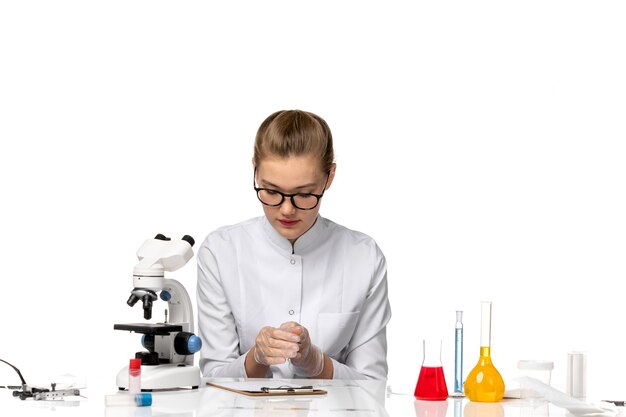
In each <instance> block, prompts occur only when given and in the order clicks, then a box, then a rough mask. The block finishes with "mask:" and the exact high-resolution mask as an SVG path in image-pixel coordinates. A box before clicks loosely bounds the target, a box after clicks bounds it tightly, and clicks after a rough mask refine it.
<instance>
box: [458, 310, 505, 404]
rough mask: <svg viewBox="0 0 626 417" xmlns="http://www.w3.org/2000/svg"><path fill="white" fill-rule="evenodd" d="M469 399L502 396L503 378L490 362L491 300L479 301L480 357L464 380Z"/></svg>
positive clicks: (479, 399)
mask: <svg viewBox="0 0 626 417" xmlns="http://www.w3.org/2000/svg"><path fill="white" fill-rule="evenodd" d="M465 396H466V397H467V398H468V399H469V400H470V401H479V402H497V401H500V400H501V399H502V397H503V396H504V380H503V379H502V376H501V375H500V372H498V370H497V369H496V367H495V366H494V365H493V363H492V362H491V301H483V302H481V325H480V357H479V358H478V363H477V364H476V366H475V367H474V369H472V370H471V371H470V373H469V375H467V379H466V380H465Z"/></svg>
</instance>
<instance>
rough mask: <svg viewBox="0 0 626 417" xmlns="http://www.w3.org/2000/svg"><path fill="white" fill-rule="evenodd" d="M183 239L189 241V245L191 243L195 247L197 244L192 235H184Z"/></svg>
mask: <svg viewBox="0 0 626 417" xmlns="http://www.w3.org/2000/svg"><path fill="white" fill-rule="evenodd" d="M182 240H184V241H185V242H187V243H189V245H191V247H193V245H195V244H196V241H195V240H193V238H192V237H191V236H189V235H185V236H183V239H182Z"/></svg>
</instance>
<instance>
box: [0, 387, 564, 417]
mask: <svg viewBox="0 0 626 417" xmlns="http://www.w3.org/2000/svg"><path fill="white" fill-rule="evenodd" d="M205 381H206V380H204V381H203V382H205ZM211 381H214V382H217V383H219V382H227V381H236V380H234V379H212V380H211ZM258 381H259V382H260V383H262V384H263V385H267V386H275V385H276V384H277V383H278V382H280V383H284V382H289V383H294V384H299V385H311V384H313V385H314V386H315V387H318V388H322V389H324V390H326V391H328V393H327V394H326V395H324V396H287V397H249V396H245V395H241V394H237V393H234V392H229V391H225V390H222V389H219V388H214V387H207V386H206V385H204V383H203V386H202V387H201V388H200V389H197V390H184V391H170V392H155V393H153V405H152V407H141V408H140V407H105V406H104V395H105V394H107V395H123V394H120V393H116V392H115V391H110V392H106V393H103V392H99V393H94V392H89V390H84V391H83V392H84V394H85V395H86V396H88V397H89V398H88V399H86V400H85V399H81V401H65V403H62V402H52V403H51V402H43V401H32V400H26V401H21V400H19V399H17V398H13V397H12V396H11V392H9V391H7V390H2V391H0V409H1V410H2V415H3V416H4V415H6V416H13V415H14V416H31V415H33V416H49V415H50V416H57V417H61V416H102V415H104V416H105V417H152V416H154V417H157V416H171V417H204V416H223V417H226V416H228V417H231V416H232V417H239V416H254V417H262V416H267V417H269V416H298V417H302V416H311V417H317V416H333V417H342V416H351V417H361V416H383V417H386V416H390V417H403V416H408V417H413V416H415V417H444V416H454V417H461V416H465V417H491V416H494V417H500V416H515V417H520V416H521V417H524V416H540V417H541V416H551V417H556V416H567V415H568V414H567V412H566V410H563V409H560V408H557V407H554V406H552V405H550V404H548V403H547V402H545V401H537V400H535V401H530V400H504V401H501V402H498V403H475V402H470V401H468V400H467V399H465V398H461V399H454V398H449V399H448V400H447V401H419V400H416V399H415V398H414V397H413V395H411V393H407V394H404V395H403V394H393V393H391V392H389V389H388V384H387V382H385V381H342V380H271V379H265V380H263V379H260V380H258ZM280 383H279V384H278V385H280Z"/></svg>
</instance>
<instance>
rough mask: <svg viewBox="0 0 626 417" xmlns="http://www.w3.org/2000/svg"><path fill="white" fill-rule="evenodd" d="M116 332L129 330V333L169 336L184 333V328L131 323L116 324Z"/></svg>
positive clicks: (175, 325) (160, 324)
mask: <svg viewBox="0 0 626 417" xmlns="http://www.w3.org/2000/svg"><path fill="white" fill-rule="evenodd" d="M113 329H114V330H127V331H129V332H135V333H143V334H154V335H161V336H164V335H168V334H170V333H172V332H182V331H183V326H181V325H179V324H165V323H129V324H114V325H113Z"/></svg>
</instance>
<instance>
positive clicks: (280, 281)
mask: <svg viewBox="0 0 626 417" xmlns="http://www.w3.org/2000/svg"><path fill="white" fill-rule="evenodd" d="M197 257H198V293H197V294H198V334H199V336H200V338H201V339H202V349H201V351H200V368H201V370H202V374H203V375H204V376H205V377H245V376H246V371H245V368H244V361H245V357H246V354H247V352H248V351H249V350H250V349H251V348H252V347H253V346H254V343H255V338H256V336H257V335H258V333H259V330H260V329H261V328H262V327H264V326H272V327H279V326H280V325H281V324H282V323H284V322H288V321H295V322H298V323H300V324H301V325H302V326H304V327H306V328H307V329H308V331H309V335H310V337H311V341H312V343H313V344H315V345H317V346H319V347H320V348H321V349H322V351H323V352H324V353H326V354H328V355H329V356H330V357H331V358H332V361H333V365H334V375H333V378H335V379H386V378H387V338H386V325H387V323H388V322H389V319H390V317H391V309H390V306H389V300H388V297H387V267H386V262H385V257H384V256H383V254H382V252H381V251H380V249H379V248H378V246H377V245H376V242H374V240H373V239H372V238H370V237H369V236H367V235H365V234H363V233H360V232H356V231H353V230H350V229H347V228H345V227H343V226H340V225H338V224H335V223H333V222H332V221H330V220H327V219H325V218H323V217H321V216H319V215H318V217H317V219H316V222H315V224H314V225H313V227H311V229H309V230H308V231H307V232H306V233H304V234H303V235H302V236H300V237H299V238H298V239H297V240H296V242H295V245H294V246H293V247H292V245H291V243H290V242H289V240H287V239H286V238H285V237H283V236H282V235H280V234H279V233H278V232H277V231H276V230H275V229H274V228H273V227H272V225H271V224H270V223H269V221H268V220H267V218H266V217H265V216H262V217H257V218H254V219H251V220H248V221H246V222H243V223H239V224H237V225H233V226H226V227H223V228H220V229H218V230H216V231H214V232H213V233H211V234H209V236H208V237H207V238H206V239H205V241H204V242H203V244H202V246H201V247H200V249H199V250H198V255H197ZM267 376H268V377H274V378H298V377H299V376H298V375H296V374H294V372H293V368H292V367H291V366H290V364H289V363H288V362H287V363H285V364H281V365H272V366H270V369H269V372H268V375H267ZM300 377H302V376H300Z"/></svg>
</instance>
